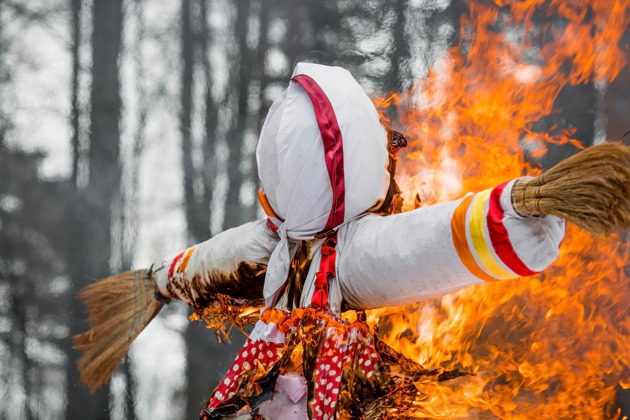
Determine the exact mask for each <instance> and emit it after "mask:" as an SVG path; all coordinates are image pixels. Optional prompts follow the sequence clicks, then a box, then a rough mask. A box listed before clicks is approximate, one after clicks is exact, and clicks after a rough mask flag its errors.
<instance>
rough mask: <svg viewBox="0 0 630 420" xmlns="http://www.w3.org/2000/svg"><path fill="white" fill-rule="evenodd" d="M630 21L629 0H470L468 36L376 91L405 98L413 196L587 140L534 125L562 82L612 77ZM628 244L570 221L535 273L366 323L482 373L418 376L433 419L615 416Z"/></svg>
mask: <svg viewBox="0 0 630 420" xmlns="http://www.w3.org/2000/svg"><path fill="white" fill-rule="evenodd" d="M548 17H553V19H548ZM629 23H630V0H626V1H595V0H590V1H578V0H572V1H566V0H554V1H543V0H524V1H500V0H496V1H495V3H494V4H488V2H483V3H482V4H475V3H469V15H467V16H464V17H463V18H462V20H461V28H462V30H461V39H462V41H461V44H460V45H458V46H457V47H454V48H452V49H450V50H449V51H448V54H446V57H445V58H444V59H443V60H440V61H439V62H437V63H435V65H434V67H433V69H432V70H431V71H430V73H429V76H428V77H427V79H426V80H424V81H423V82H421V83H418V84H417V85H416V87H415V88H413V89H412V90H411V91H410V92H407V93H405V94H402V95H401V96H396V95H392V96H391V97H389V98H383V99H379V100H376V105H377V107H378V108H379V109H381V110H385V109H387V108H388V107H389V106H392V105H398V109H399V113H400V114H399V118H398V120H397V121H396V124H397V125H398V126H400V127H404V130H402V131H403V132H404V133H405V135H406V136H407V139H408V141H409V147H408V148H407V149H406V150H405V152H408V154H407V155H406V156H405V157H404V158H403V159H402V160H400V161H399V163H398V168H397V174H398V176H397V181H398V182H399V184H400V186H401V188H402V190H403V192H404V194H405V198H406V200H405V202H406V203H410V204H411V203H413V201H414V200H413V197H414V196H415V195H416V194H418V195H419V197H420V199H421V201H422V203H423V204H425V205H426V204H434V203H436V202H441V201H447V200H451V199H455V198H457V197H459V196H461V195H462V194H463V193H464V192H466V191H479V190H482V189H484V188H487V187H491V186H494V185H497V184H499V183H501V182H503V181H505V180H507V179H511V178H515V177H518V176H520V175H521V174H522V173H523V172H526V173H528V174H530V175H535V174H537V173H539V172H540V170H539V169H538V168H536V167H534V166H533V165H532V164H529V163H527V162H526V160H525V158H524V155H523V153H522V149H523V146H524V147H525V148H526V149H527V150H528V153H529V154H530V156H532V157H540V156H542V155H543V154H544V153H545V152H546V150H547V144H549V143H554V144H564V143H572V144H574V145H577V146H580V145H579V142H577V140H575V139H574V138H572V137H571V136H573V135H574V134H575V133H574V131H572V130H570V129H568V128H565V129H562V128H563V127H560V129H561V130H558V129H555V130H554V131H553V133H537V132H535V130H534V129H533V128H532V127H533V124H534V123H535V122H537V121H538V120H540V119H541V118H543V117H544V116H546V115H549V114H550V113H551V112H552V111H553V104H554V101H555V99H556V98H557V96H558V94H559V92H560V90H561V89H562V88H563V87H565V86H567V85H572V84H581V83H587V82H592V83H598V84H600V85H605V84H606V83H610V82H611V81H612V80H614V79H615V77H617V75H618V74H619V73H620V71H621V70H622V69H623V68H624V67H625V66H626V65H627V57H628V56H627V53H625V52H624V51H623V50H622V47H623V46H620V42H621V39H622V36H623V34H624V32H625V31H626V30H627V28H628V24H629ZM624 48H627V47H624ZM412 105H413V106H412ZM419 150H422V152H418V151H419ZM405 152H403V153H401V154H404V153H405ZM620 242H621V240H620V238H619V237H613V238H610V239H608V240H605V241H604V240H597V241H595V240H593V239H592V238H590V237H589V236H587V235H586V234H584V233H583V232H580V231H578V230H577V229H576V228H574V227H571V226H569V228H568V231H567V237H566V239H565V241H564V244H563V245H562V247H561V257H560V259H559V260H558V262H557V263H556V264H554V266H553V267H551V268H550V269H548V270H547V271H546V272H545V273H544V274H543V275H541V276H539V277H537V278H525V279H520V280H515V281H509V282H505V283H498V284H497V283H493V284H484V285H481V286H477V287H471V288H467V289H464V290H462V291H459V292H457V293H454V294H451V295H448V296H445V297H443V298H442V299H441V300H439V301H429V302H423V303H421V304H418V305H415V306H413V307H408V308H406V309H405V310H404V311H388V310H387V309H384V310H378V311H372V312H371V313H370V322H372V323H376V322H377V321H378V322H379V324H380V328H379V331H380V335H381V336H382V338H383V340H384V341H385V342H387V343H388V344H389V345H391V346H392V347H394V348H396V349H397V350H399V351H401V352H402V353H403V354H405V355H406V356H408V357H410V358H411V359H413V360H415V361H417V362H419V363H420V364H422V365H423V366H425V367H426V368H437V367H441V368H444V369H457V368H459V369H468V370H471V371H474V372H475V376H474V377H464V378H459V379H455V380H453V381H450V382H447V383H439V384H437V383H430V384H418V386H419V387H420V388H421V391H422V392H423V393H425V394H426V395H428V396H429V400H428V401H427V402H426V403H425V405H426V410H427V411H428V412H429V413H431V414H432V415H433V416H435V417H458V418H470V417H481V418H488V417H500V418H533V417H536V416H538V417H540V418H617V417H618V416H619V411H618V409H617V408H616V407H615V395H616V388H618V387H619V386H621V387H623V388H628V387H630V379H628V378H630V317H629V316H628V309H627V308H628V302H630V281H629V279H628V276H627V275H626V273H625V270H624V267H625V266H626V264H627V255H628V247H627V246H625V245H624V246H620V245H619V244H620Z"/></svg>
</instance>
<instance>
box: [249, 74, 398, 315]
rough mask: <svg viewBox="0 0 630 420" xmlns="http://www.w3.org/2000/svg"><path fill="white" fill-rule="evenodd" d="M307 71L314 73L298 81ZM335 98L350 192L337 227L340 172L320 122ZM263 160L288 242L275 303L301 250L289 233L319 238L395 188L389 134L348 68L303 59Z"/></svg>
mask: <svg viewBox="0 0 630 420" xmlns="http://www.w3.org/2000/svg"><path fill="white" fill-rule="evenodd" d="M300 75H305V76H307V77H302V78H300V77H298V78H297V79H294V78H295V77H296V76H300ZM305 79H306V80H307V81H308V82H309V83H310V82H314V86H315V88H316V89H319V100H317V99H311V96H309V93H307V91H306V90H305V87H303V84H304V82H303V81H304V80H305ZM296 80H297V81H296ZM298 81H301V82H298ZM311 86H313V85H311ZM322 93H323V96H322ZM311 94H312V92H311ZM322 98H323V99H322ZM326 98H327V100H326ZM313 100H315V101H316V103H315V105H314V102H313ZM322 103H323V104H322ZM327 103H329V104H330V105H332V110H334V116H335V117H336V121H337V123H338V126H339V130H340V132H341V138H342V144H343V149H342V154H343V186H344V188H343V189H344V190H345V203H344V204H345V205H344V207H343V208H341V210H342V213H343V220H339V218H337V220H336V221H335V223H334V224H332V225H331V223H330V222H329V216H330V214H331V209H332V207H333V199H334V197H333V188H332V186H331V180H330V177H331V176H332V175H330V176H329V172H328V169H327V162H326V159H325V156H324V150H325V147H324V144H323V140H322V133H321V132H320V126H319V125H318V120H317V115H320V124H321V121H322V120H321V118H322V116H321V109H322V108H321V106H323V107H324V108H325V107H326V104H327ZM317 112H319V114H316V113H317ZM324 126H325V127H328V128H329V126H328V125H327V124H325V125H324ZM333 128H334V127H333ZM333 131H334V130H333ZM325 135H326V133H325ZM256 160H257V162H258V175H259V177H260V180H261V182H262V186H263V191H264V193H265V195H266V197H267V199H268V201H269V204H270V206H271V207H272V209H273V211H274V212H275V214H276V215H277V216H278V217H279V218H275V217H271V218H270V219H271V221H272V222H273V223H274V224H275V225H276V226H278V234H279V235H280V242H279V243H278V245H277V246H276V249H275V250H274V251H273V253H272V254H271V257H270V259H269V264H268V267H267V275H266V278H265V286H264V296H265V301H266V304H267V307H269V306H272V305H273V304H274V302H275V299H276V298H277V296H276V295H277V293H278V291H279V290H280V288H281V287H282V285H283V284H284V282H285V281H286V279H287V275H288V272H289V266H290V263H291V258H292V256H293V254H294V252H295V244H294V243H290V242H289V239H293V240H302V239H312V238H314V237H315V236H316V235H317V234H318V233H321V232H322V231H323V230H324V228H336V227H338V226H339V225H341V224H343V223H346V222H348V221H350V220H352V219H354V218H356V217H357V216H358V215H360V214H361V213H363V212H365V211H366V210H368V209H369V208H371V207H372V206H374V205H375V204H376V203H377V202H378V201H379V200H383V199H384V198H385V195H386V193H387V189H388V186H389V173H388V172H387V164H388V151H387V135H386V133H385V130H384V129H383V128H382V127H381V125H380V122H379V117H378V114H377V112H376V109H375V108H374V105H373V104H372V101H370V99H369V98H368V97H367V95H366V94H365V92H364V91H363V89H362V88H361V87H360V86H359V84H358V83H357V82H356V80H354V78H353V77H352V75H351V74H350V73H349V72H348V71H346V70H344V69H342V68H340V67H328V66H322V65H318V64H310V63H299V64H298V65H297V66H296V67H295V69H294V71H293V76H292V81H291V82H290V84H289V87H288V88H287V90H285V91H284V92H283V93H282V95H281V96H280V97H279V98H278V99H277V100H276V101H275V102H274V103H273V105H272V106H271V109H270V110H269V113H268V115H267V118H266V119H265V123H264V125H263V129H262V132H261V134H260V138H259V140H258V147H257V149H256ZM329 164H330V162H329ZM337 175H339V174H337ZM337 190H338V189H337ZM335 200H337V201H338V200H339V197H338V196H337V198H335ZM337 214H339V213H337ZM330 217H332V216H330ZM327 222H329V223H328V226H327Z"/></svg>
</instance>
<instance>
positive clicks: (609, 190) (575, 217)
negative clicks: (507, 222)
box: [512, 143, 630, 235]
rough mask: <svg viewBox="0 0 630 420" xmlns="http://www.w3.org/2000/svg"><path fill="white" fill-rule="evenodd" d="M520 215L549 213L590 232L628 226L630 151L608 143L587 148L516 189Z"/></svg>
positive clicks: (514, 194) (515, 193)
mask: <svg viewBox="0 0 630 420" xmlns="http://www.w3.org/2000/svg"><path fill="white" fill-rule="evenodd" d="M512 204H513V207H514V210H516V212H517V213H518V214H520V215H521V216H540V215H543V214H550V215H554V216H558V217H562V218H564V219H566V220H568V221H570V222H573V223H575V224H576V225H577V226H578V227H580V228H581V229H583V230H585V231H587V232H589V233H591V234H596V235H597V234H606V235H607V234H610V233H612V232H613V231H614V230H615V229H618V228H629V227H630V147H628V146H624V145H622V144H619V143H605V144H600V145H597V146H593V147H589V148H588V149H586V150H583V151H581V152H579V153H577V154H575V155H573V156H571V157H570V158H568V159H566V160H564V161H562V162H560V163H558V164H557V165H556V166H554V167H553V168H551V169H550V170H549V171H547V172H545V173H544V174H542V175H540V176H538V177H536V178H533V179H522V180H520V181H518V182H517V183H516V184H515V185H514V187H513V189H512Z"/></svg>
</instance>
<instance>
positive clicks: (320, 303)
mask: <svg viewBox="0 0 630 420" xmlns="http://www.w3.org/2000/svg"><path fill="white" fill-rule="evenodd" d="M336 245H337V232H336V231H335V232H334V233H332V234H331V236H329V237H328V238H327V239H326V241H325V242H324V244H323V245H322V251H321V254H322V258H321V260H320V261H319V272H317V274H315V291H314V292H313V297H312V299H311V306H313V307H314V308H326V305H328V290H329V284H328V281H329V280H330V279H332V278H333V277H336V276H337V272H336V269H335V263H336V260H337V252H336V250H335V246H336Z"/></svg>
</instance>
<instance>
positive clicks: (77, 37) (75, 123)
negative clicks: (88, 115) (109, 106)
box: [70, 0, 82, 186]
mask: <svg viewBox="0 0 630 420" xmlns="http://www.w3.org/2000/svg"><path fill="white" fill-rule="evenodd" d="M81 2H82V0H71V10H72V83H71V89H72V99H71V102H72V111H71V115H70V121H71V125H72V141H71V143H72V173H71V180H72V185H75V186H76V185H77V177H78V173H79V150H80V144H79V143H80V142H79V130H80V128H79V117H80V113H81V111H80V107H79V69H80V58H79V47H80V45H81Z"/></svg>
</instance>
